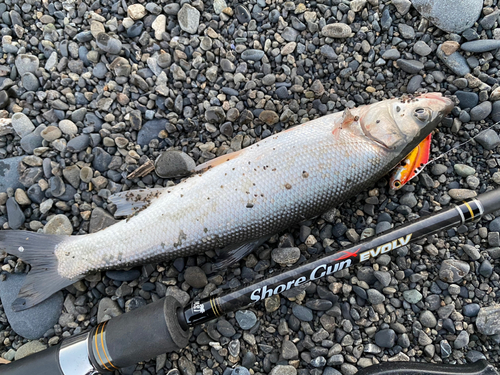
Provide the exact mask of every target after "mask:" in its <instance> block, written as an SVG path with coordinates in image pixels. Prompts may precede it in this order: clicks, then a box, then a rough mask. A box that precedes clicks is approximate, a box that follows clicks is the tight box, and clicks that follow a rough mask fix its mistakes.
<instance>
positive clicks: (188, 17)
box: [177, 3, 200, 34]
mask: <svg viewBox="0 0 500 375" xmlns="http://www.w3.org/2000/svg"><path fill="white" fill-rule="evenodd" d="M177 20H178V21H179V26H180V27H181V29H182V30H184V31H185V32H187V33H190V34H195V33H196V32H197V31H198V26H199V24H200V12H199V11H198V9H196V8H194V7H193V6H191V5H190V4H187V3H185V4H184V5H183V6H182V8H181V9H180V10H179V13H177Z"/></svg>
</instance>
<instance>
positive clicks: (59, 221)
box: [43, 214, 73, 236]
mask: <svg viewBox="0 0 500 375" xmlns="http://www.w3.org/2000/svg"><path fill="white" fill-rule="evenodd" d="M43 232H44V233H47V234H59V235H67V236H70V235H71V234H73V225H72V224H71V221H70V220H69V219H68V217H67V216H66V215H63V214H59V215H55V216H53V217H52V218H51V219H50V220H49V221H48V222H47V224H45V226H44V227H43Z"/></svg>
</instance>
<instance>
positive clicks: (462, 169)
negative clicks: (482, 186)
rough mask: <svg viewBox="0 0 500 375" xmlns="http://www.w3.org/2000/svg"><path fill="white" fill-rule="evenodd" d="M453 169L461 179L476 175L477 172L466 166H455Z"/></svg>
mask: <svg viewBox="0 0 500 375" xmlns="http://www.w3.org/2000/svg"><path fill="white" fill-rule="evenodd" d="M453 169H454V170H455V173H456V174H458V175H459V176H461V177H467V176H471V175H473V174H474V173H476V170H475V169H474V168H472V167H469V166H468V165H465V164H455V165H454V166H453Z"/></svg>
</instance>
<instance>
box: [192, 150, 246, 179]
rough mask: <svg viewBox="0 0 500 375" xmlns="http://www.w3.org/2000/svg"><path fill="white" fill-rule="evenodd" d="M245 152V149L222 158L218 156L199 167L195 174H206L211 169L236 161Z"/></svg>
mask: <svg viewBox="0 0 500 375" xmlns="http://www.w3.org/2000/svg"><path fill="white" fill-rule="evenodd" d="M243 151H245V149H243V150H239V151H235V152H231V153H230V154H225V155H221V156H218V157H216V158H214V159H211V160H208V161H206V162H204V163H203V164H200V165H198V166H197V167H196V168H195V169H194V172H195V173H200V172H205V171H207V170H209V169H211V168H215V167H217V166H218V165H221V164H224V163H225V162H227V161H229V160H233V159H236V158H237V157H238V156H240V155H241V154H242V152H243Z"/></svg>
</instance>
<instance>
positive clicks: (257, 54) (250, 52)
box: [241, 49, 264, 61]
mask: <svg viewBox="0 0 500 375" xmlns="http://www.w3.org/2000/svg"><path fill="white" fill-rule="evenodd" d="M263 57H264V51H262V50H258V49H247V50H245V51H243V53H242V54H241V58H242V59H243V60H247V61H260V60H261V59H262V58H263Z"/></svg>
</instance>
